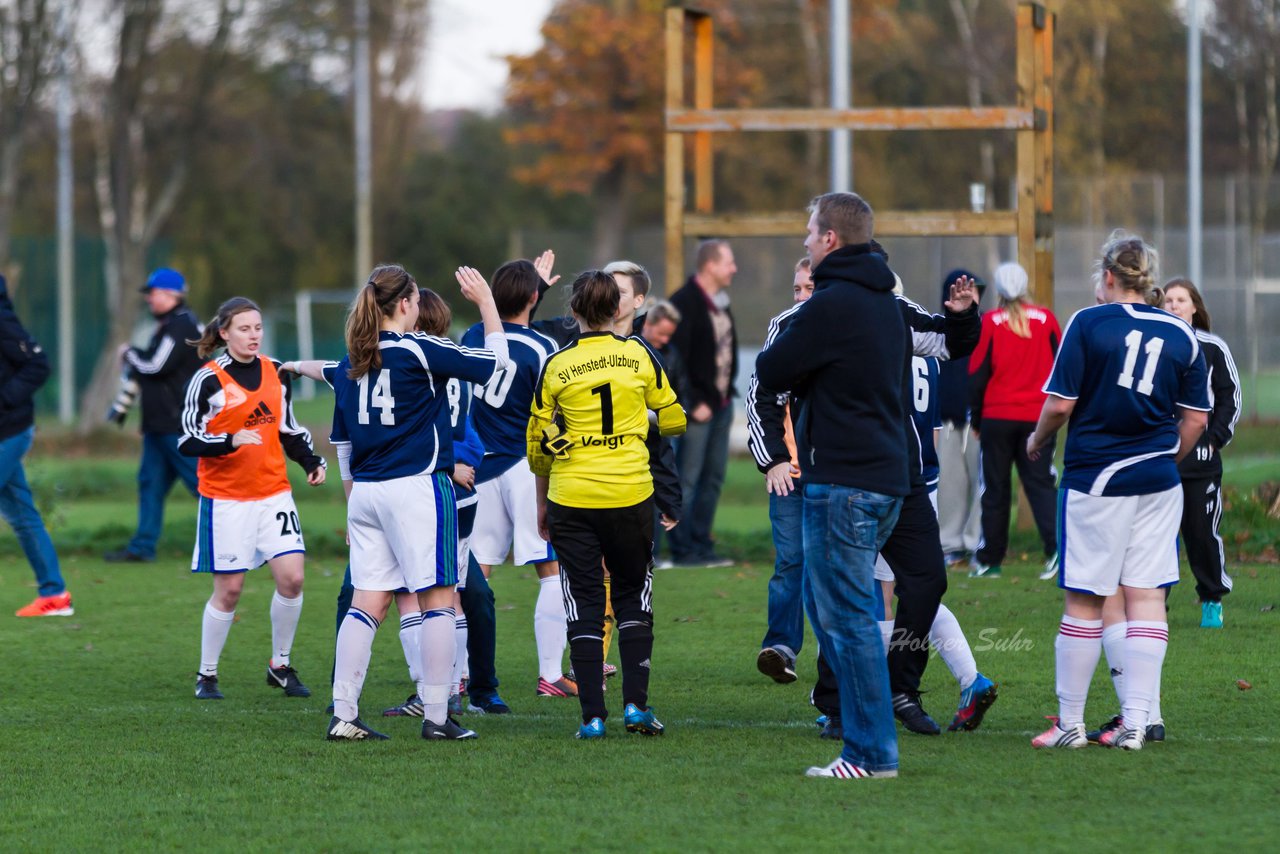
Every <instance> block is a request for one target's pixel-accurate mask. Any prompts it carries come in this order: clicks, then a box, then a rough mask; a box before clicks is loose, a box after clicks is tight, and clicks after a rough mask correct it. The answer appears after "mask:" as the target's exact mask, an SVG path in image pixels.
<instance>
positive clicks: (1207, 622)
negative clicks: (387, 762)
mask: <svg viewBox="0 0 1280 854" xmlns="http://www.w3.org/2000/svg"><path fill="white" fill-rule="evenodd" d="M37 601H39V600H37ZM1200 628H1202V629H1220V628H1222V603H1221V602H1201V603H1200Z"/></svg>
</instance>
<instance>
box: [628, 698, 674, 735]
mask: <svg viewBox="0 0 1280 854" xmlns="http://www.w3.org/2000/svg"><path fill="white" fill-rule="evenodd" d="M622 718H623V720H625V721H626V723H627V732H638V733H640V734H641V735H662V732H663V730H664V729H666V728H665V727H664V726H663V725H662V722H661V721H659V720H658V719H657V718H655V717H654V716H653V709H644V710H641V709H640V707H639V706H637V705H636V704H635V703H627V708H626V709H625V710H623V713H622Z"/></svg>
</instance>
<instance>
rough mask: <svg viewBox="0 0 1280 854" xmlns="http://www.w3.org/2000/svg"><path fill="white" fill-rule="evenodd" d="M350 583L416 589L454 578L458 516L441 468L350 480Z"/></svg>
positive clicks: (360, 587)
mask: <svg viewBox="0 0 1280 854" xmlns="http://www.w3.org/2000/svg"><path fill="white" fill-rule="evenodd" d="M347 536H348V537H349V538H350V540H351V583H352V584H353V585H354V586H355V588H356V589H357V590H399V589H401V588H403V589H405V590H408V591H409V592H411V593H421V592H422V591H423V590H426V589H428V588H430V587H440V586H448V585H452V584H456V583H457V580H458V566H457V561H458V514H457V507H456V505H455V503H454V498H453V482H452V481H451V480H449V475H448V474H447V473H445V472H436V473H435V474H422V475H415V476H413V477H399V478H395V479H394V480H383V481H356V482H355V483H354V484H352V487H351V498H350V500H349V501H348V502H347Z"/></svg>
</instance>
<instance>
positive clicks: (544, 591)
mask: <svg viewBox="0 0 1280 854" xmlns="http://www.w3.org/2000/svg"><path fill="white" fill-rule="evenodd" d="M533 638H534V641H535V642H536V643H537V645H538V675H539V676H541V677H542V678H543V679H545V680H547V681H548V682H555V681H556V680H558V679H560V678H561V677H562V676H564V671H563V670H562V669H561V666H562V664H563V662H564V647H565V644H566V643H568V641H567V640H566V638H565V614H564V593H563V591H562V589H561V587H560V576H559V575H552V576H549V577H547V578H540V579H538V602H537V604H536V605H534V607H533Z"/></svg>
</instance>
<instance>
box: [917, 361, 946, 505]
mask: <svg viewBox="0 0 1280 854" xmlns="http://www.w3.org/2000/svg"><path fill="white" fill-rule="evenodd" d="M911 425H912V427H914V428H915V436H914V437H911V441H915V442H917V443H919V448H920V474H921V475H922V476H923V477H924V479H925V482H926V483H928V484H929V485H930V486H935V485H936V484H937V483H938V469H939V466H938V448H937V446H936V445H935V444H934V441H933V431H934V430H937V429H938V428H940V427H941V426H942V414H941V411H940V410H939V408H938V360H937V359H936V358H934V357H933V356H912V357H911Z"/></svg>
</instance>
